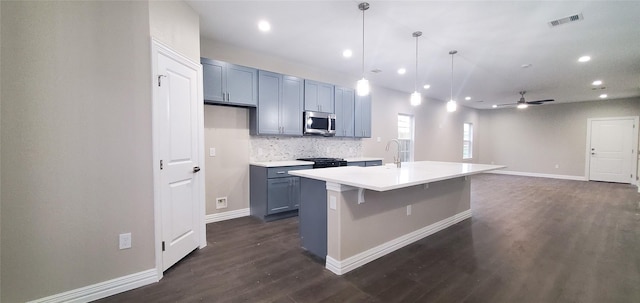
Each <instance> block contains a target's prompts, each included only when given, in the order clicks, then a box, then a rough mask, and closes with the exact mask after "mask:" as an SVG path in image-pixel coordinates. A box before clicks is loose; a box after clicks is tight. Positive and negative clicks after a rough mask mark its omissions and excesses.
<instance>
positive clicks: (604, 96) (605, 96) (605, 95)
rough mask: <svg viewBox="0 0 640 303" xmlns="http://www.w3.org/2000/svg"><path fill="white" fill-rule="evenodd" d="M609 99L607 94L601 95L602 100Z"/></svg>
mask: <svg viewBox="0 0 640 303" xmlns="http://www.w3.org/2000/svg"><path fill="white" fill-rule="evenodd" d="M607 97H608V96H607V94H602V95H600V99H605V98H607Z"/></svg>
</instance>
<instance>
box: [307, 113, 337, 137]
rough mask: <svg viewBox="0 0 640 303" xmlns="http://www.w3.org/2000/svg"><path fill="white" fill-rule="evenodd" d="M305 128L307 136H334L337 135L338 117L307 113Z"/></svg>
mask: <svg viewBox="0 0 640 303" xmlns="http://www.w3.org/2000/svg"><path fill="white" fill-rule="evenodd" d="M303 124H304V125H303V128H304V134H305V135H320V136H327V137H328V136H334V135H335V134H336V115H335V114H329V113H320V112H312V111H306V112H304V120H303Z"/></svg>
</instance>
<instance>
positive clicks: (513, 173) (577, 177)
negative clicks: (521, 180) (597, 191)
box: [488, 170, 587, 181]
mask: <svg viewBox="0 0 640 303" xmlns="http://www.w3.org/2000/svg"><path fill="white" fill-rule="evenodd" d="M488 173H491V174H501V175H512V176H525V177H536V178H550V179H562V180H574V181H587V179H586V178H585V177H584V176H569V175H552V174H539V173H525V172H519V171H508V170H493V171H489V172H488Z"/></svg>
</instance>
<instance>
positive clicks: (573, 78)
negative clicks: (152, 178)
mask: <svg viewBox="0 0 640 303" xmlns="http://www.w3.org/2000/svg"><path fill="white" fill-rule="evenodd" d="M360 2H361V1H353V0H342V1H195V0H187V3H188V4H189V5H191V7H193V8H194V9H195V10H196V11H197V12H198V13H199V14H200V33H201V35H202V36H204V37H207V38H210V39H212V40H215V41H220V42H223V43H226V44H231V45H235V46H239V47H243V48H246V49H250V50H252V51H256V52H261V53H266V54H269V55H274V56H278V57H283V58H286V59H287V60H290V61H293V62H297V63H301V64H305V65H309V66H314V67H320V68H330V69H331V70H332V71H336V72H340V73H345V74H347V75H352V76H353V83H354V87H355V82H356V81H357V80H358V79H359V78H360V77H361V59H362V12H361V11H360V10H359V9H358V3H360ZM369 3H370V6H371V7H370V9H369V10H367V11H366V13H365V39H366V41H365V42H366V45H365V70H366V71H367V75H366V77H367V79H369V80H370V81H371V82H372V83H374V84H375V85H380V86H384V87H388V88H391V89H395V90H399V91H402V92H406V93H407V102H408V99H409V94H410V93H411V92H413V90H414V73H415V38H413V37H412V33H413V32H415V31H422V33H423V35H422V37H420V40H419V60H418V62H419V67H418V74H419V75H418V85H419V87H421V86H422V85H423V84H426V83H428V84H430V85H431V88H430V89H429V90H421V92H422V93H423V95H424V96H426V97H427V98H430V99H436V100H442V101H443V102H444V101H445V100H449V98H450V85H451V55H449V51H450V50H457V51H458V54H456V55H455V58H454V73H453V98H454V100H456V101H458V103H459V104H462V105H466V106H470V107H474V108H490V107H491V105H492V104H502V103H512V102H516V101H517V100H518V99H519V97H520V95H519V94H518V91H520V90H526V91H527V94H526V95H525V98H526V99H527V101H535V100H539V99H555V100H556V101H555V102H554V103H559V102H576V101H591V100H599V97H598V96H599V95H600V94H601V93H606V94H608V99H616V98H626V97H637V96H640V16H639V15H640V1H369ZM578 13H582V14H583V16H584V20H582V21H578V22H572V23H567V24H564V25H560V26H557V27H553V28H552V27H551V26H549V25H548V22H549V21H552V20H556V19H561V18H564V17H568V16H570V15H575V14H578ZM262 19H264V20H268V21H269V22H270V23H271V26H272V29H271V31H270V32H269V33H263V32H260V31H258V28H257V23H258V21H259V20H262ZM346 48H350V49H352V50H353V53H354V55H353V57H352V58H351V59H345V58H343V57H342V51H343V50H344V49H346ZM582 55H589V56H591V58H592V60H591V61H590V62H587V63H578V62H577V59H578V57H580V56H582ZM523 64H531V67H529V68H522V67H521V66H522V65H523ZM400 67H405V68H406V69H407V73H406V74H405V75H403V76H401V75H398V74H397V72H396V71H397V69H398V68H400ZM373 69H380V70H382V72H381V73H377V74H375V73H371V72H369V71H371V70H373ZM594 80H602V81H604V84H603V85H602V86H604V87H606V89H598V90H594V89H593V88H594V87H593V86H592V85H591V83H592V82H593V81H594ZM374 93H375V92H374ZM466 96H471V97H472V99H471V100H470V101H465V100H464V97H466ZM478 101H484V102H478ZM542 106H545V105H542Z"/></svg>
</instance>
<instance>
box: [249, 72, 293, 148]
mask: <svg viewBox="0 0 640 303" xmlns="http://www.w3.org/2000/svg"><path fill="white" fill-rule="evenodd" d="M303 98H304V81H303V80H302V79H300V78H296V77H292V76H286V75H282V74H278V73H272V72H268V71H263V70H261V71H258V107H257V108H256V109H255V110H251V111H250V115H251V119H250V128H251V134H253V135H255V134H257V135H293V136H301V135H302V104H303Z"/></svg>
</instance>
